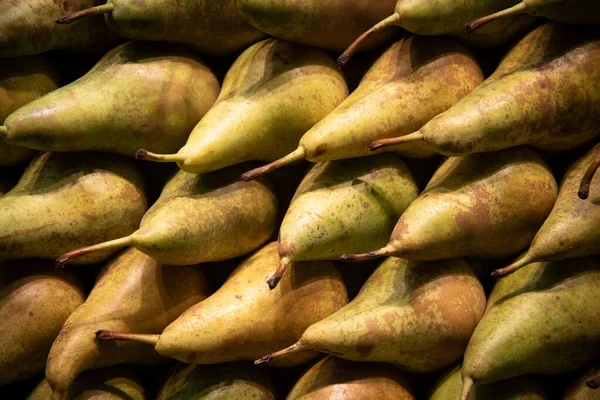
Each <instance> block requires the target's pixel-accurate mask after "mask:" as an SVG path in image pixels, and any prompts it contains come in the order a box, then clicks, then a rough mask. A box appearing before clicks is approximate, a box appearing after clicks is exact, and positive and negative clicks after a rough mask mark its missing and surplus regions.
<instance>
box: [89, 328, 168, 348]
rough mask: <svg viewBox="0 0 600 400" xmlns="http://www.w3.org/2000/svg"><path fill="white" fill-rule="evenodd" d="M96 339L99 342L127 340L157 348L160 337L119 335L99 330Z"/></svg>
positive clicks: (134, 334) (133, 334)
mask: <svg viewBox="0 0 600 400" xmlns="http://www.w3.org/2000/svg"><path fill="white" fill-rule="evenodd" d="M96 339H99V340H125V341H128V342H137V343H146V344H150V345H152V346H156V344H157V343H158V339H160V335H152V334H149V333H119V332H112V331H105V330H102V329H101V330H99V331H96Z"/></svg>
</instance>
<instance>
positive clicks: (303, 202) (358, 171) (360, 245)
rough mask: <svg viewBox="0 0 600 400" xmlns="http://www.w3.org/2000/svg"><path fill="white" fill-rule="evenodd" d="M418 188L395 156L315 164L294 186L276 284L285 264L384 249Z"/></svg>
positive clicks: (282, 232) (282, 229) (282, 230)
mask: <svg viewBox="0 0 600 400" xmlns="http://www.w3.org/2000/svg"><path fill="white" fill-rule="evenodd" d="M418 194H419V189H418V187H417V185H416V184H415V182H414V180H413V178H412V175H411V173H410V171H409V170H408V168H407V167H406V164H404V162H403V161H402V160H401V159H400V157H398V156H397V155H395V154H381V155H376V156H373V157H363V158H354V159H348V160H340V161H329V162H320V163H317V164H315V166H314V167H313V168H312V169H311V170H310V171H309V172H308V174H307V175H306V176H305V177H304V179H303V180H302V182H301V183H300V186H299V187H298V189H297V191H296V194H295V195H294V198H293V199H292V203H291V205H290V207H289V208H288V211H287V213H286V214H285V217H284V218H283V222H282V224H281V227H280V229H279V246H278V247H279V256H280V257H281V263H280V267H279V269H278V270H277V272H275V275H273V277H271V279H269V281H268V283H269V286H270V287H274V286H276V285H277V282H278V281H279V279H281V276H282V274H283V272H284V270H285V268H286V267H287V265H288V264H289V263H290V262H296V261H310V260H337V259H339V258H340V256H341V255H342V254H345V253H351V252H354V253H358V252H364V251H370V250H375V249H378V248H380V247H382V246H384V245H385V244H386V243H387V241H388V239H389V237H390V234H391V233H392V231H393V229H394V225H395V224H396V222H397V221H398V218H400V215H402V213H403V212H404V210H406V208H407V207H408V205H409V204H410V203H411V202H412V201H413V200H414V199H415V198H417V196H418Z"/></svg>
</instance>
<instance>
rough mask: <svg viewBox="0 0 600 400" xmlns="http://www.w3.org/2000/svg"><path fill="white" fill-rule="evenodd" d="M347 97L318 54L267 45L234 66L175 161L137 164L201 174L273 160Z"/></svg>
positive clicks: (158, 157)
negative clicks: (173, 166) (163, 164)
mask: <svg viewBox="0 0 600 400" xmlns="http://www.w3.org/2000/svg"><path fill="white" fill-rule="evenodd" d="M346 96H348V88H347V86H346V82H345V81H344V77H343V76H342V74H341V72H340V71H339V70H338V69H337V68H336V66H335V63H334V62H333V60H332V59H331V57H330V56H329V55H328V54H327V53H326V52H325V51H323V50H320V49H317V48H312V47H308V46H303V45H299V44H294V43H289V42H285V41H283V40H279V39H267V40H263V41H261V42H258V43H256V44H254V45H252V46H251V47H250V48H248V49H247V50H246V51H244V52H243V53H242V54H241V55H240V56H239V57H238V58H237V60H236V61H235V62H234V63H233V65H232V66H231V68H230V69H229V71H228V72H227V75H226V76H225V80H224V81H223V87H222V88H221V93H220V94H219V97H218V99H217V102H216V103H215V105H214V106H213V107H212V108H211V109H210V110H209V111H208V113H206V115H205V116H204V118H202V120H201V121H200V122H199V123H198V125H196V127H195V128H194V130H193V131H192V133H191V134H190V137H189V139H188V141H187V143H186V145H185V146H183V147H182V148H181V149H180V150H179V151H178V152H177V153H176V154H154V153H152V152H149V151H146V149H140V150H139V151H138V152H137V153H136V157H137V158H139V159H144V160H150V161H158V162H177V164H178V165H179V167H180V168H181V169H183V170H184V171H187V172H191V173H195V174H201V173H205V172H210V171H215V170H218V169H221V168H224V167H227V166H230V165H233V164H238V163H241V162H244V161H250V160H262V161H273V160H276V159H278V158H280V157H282V156H284V155H286V154H288V153H289V152H291V151H292V150H294V149H295V148H296V146H297V145H298V140H300V137H301V136H302V135H303V134H304V133H305V132H306V131H308V130H309V129H310V128H311V127H312V126H313V125H314V124H316V123H317V122H318V121H319V120H320V119H322V118H323V117H325V116H326V115H327V114H329V112H331V111H332V110H333V109H334V108H335V107H337V106H338V105H339V104H340V103H341V102H342V101H343V100H344V99H345V98H346Z"/></svg>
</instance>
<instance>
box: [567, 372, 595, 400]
mask: <svg viewBox="0 0 600 400" xmlns="http://www.w3.org/2000/svg"><path fill="white" fill-rule="evenodd" d="M561 399H562V400H600V370H599V369H598V366H594V367H593V368H592V369H590V370H589V371H587V372H586V373H585V374H584V375H583V376H581V377H580V378H579V379H577V380H576V381H575V382H573V384H572V385H571V386H570V387H569V389H568V390H567V392H566V393H565V394H564V395H563V397H561Z"/></svg>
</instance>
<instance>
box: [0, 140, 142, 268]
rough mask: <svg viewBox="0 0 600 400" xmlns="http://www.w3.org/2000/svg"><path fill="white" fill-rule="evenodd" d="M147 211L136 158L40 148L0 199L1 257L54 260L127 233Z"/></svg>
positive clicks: (93, 259)
mask: <svg viewBox="0 0 600 400" xmlns="http://www.w3.org/2000/svg"><path fill="white" fill-rule="evenodd" d="M145 211H146V198H145V194H144V185H143V181H142V178H141V176H140V175H139V172H138V171H137V169H136V168H135V164H134V163H133V161H130V160H127V159H124V158H121V157H119V156H113V155H108V154H101V153H77V154H75V153H69V154H64V153H63V154H61V153H50V152H46V153H41V154H40V155H38V156H37V157H36V158H34V159H33V161H31V163H30V164H29V166H28V167H27V169H26V170H25V172H24V173H23V176H22V177H21V179H20V180H19V182H18V183H17V185H16V186H15V187H14V188H13V189H12V190H11V191H9V192H8V193H6V194H5V195H4V196H3V197H2V198H1V199H0V260H6V259H16V258H28V257H37V258H44V259H55V258H57V257H58V256H60V255H61V254H64V253H65V252H66V251H68V250H70V249H72V248H73V247H82V246H87V245H90V244H93V243H98V242H101V241H105V240H110V239H115V238H118V237H121V236H127V235H129V234H130V233H131V232H133V231H134V230H135V229H136V227H137V226H138V225H139V221H140V220H141V218H142V216H143V215H144V212H145ZM110 254H112V252H107V251H104V252H98V253H96V254H94V255H90V256H86V257H82V258H81V259H78V260H77V262H81V263H92V262H97V261H100V260H103V259H106V258H107V257H108V256H109V255H110Z"/></svg>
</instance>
